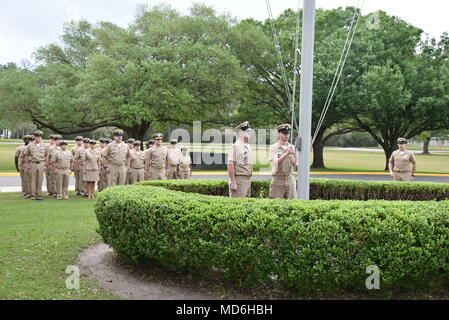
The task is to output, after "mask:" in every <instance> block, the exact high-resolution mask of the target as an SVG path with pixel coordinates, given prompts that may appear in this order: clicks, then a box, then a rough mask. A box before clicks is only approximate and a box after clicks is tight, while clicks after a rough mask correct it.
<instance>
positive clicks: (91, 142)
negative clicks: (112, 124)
mask: <svg viewBox="0 0 449 320" xmlns="http://www.w3.org/2000/svg"><path fill="white" fill-rule="evenodd" d="M89 144H97V141H95V140H94V139H89Z"/></svg>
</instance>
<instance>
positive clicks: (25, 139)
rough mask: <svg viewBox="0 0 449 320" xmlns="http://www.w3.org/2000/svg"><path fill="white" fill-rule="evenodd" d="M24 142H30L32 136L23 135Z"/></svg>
mask: <svg viewBox="0 0 449 320" xmlns="http://www.w3.org/2000/svg"><path fill="white" fill-rule="evenodd" d="M22 140H23V142H28V141H29V140H30V137H29V136H28V135H26V136H23V137H22Z"/></svg>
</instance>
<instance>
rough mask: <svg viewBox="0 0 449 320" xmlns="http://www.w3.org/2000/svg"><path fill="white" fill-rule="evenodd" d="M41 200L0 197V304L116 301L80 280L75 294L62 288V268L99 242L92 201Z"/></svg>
mask: <svg viewBox="0 0 449 320" xmlns="http://www.w3.org/2000/svg"><path fill="white" fill-rule="evenodd" d="M71 196H73V194H72V195H71ZM44 199H45V200H44V201H31V200H22V199H20V195H19V193H3V194H1V193H0V203H1V206H0V221H1V232H0V243H1V246H0V257H1V260H0V300H4V299H113V298H116V297H115V296H112V295H110V294H108V293H106V292H105V291H104V290H103V289H101V288H100V287H99V286H97V285H96V283H95V280H93V279H88V278H87V277H85V276H81V278H80V290H79V291H78V290H68V289H66V286H65V280H66V278H67V277H68V276H69V275H68V274H66V273H65V270H66V268H67V266H69V265H74V264H75V262H76V258H77V256H78V254H79V253H80V251H81V250H82V249H83V248H86V247H88V246H90V245H92V244H94V243H98V242H101V239H100V236H99V235H98V234H97V232H96V228H97V226H98V224H97V220H96V218H95V214H94V210H93V201H89V200H87V199H86V198H76V199H71V200H68V201H57V200H55V199H54V198H51V199H50V198H47V197H45V198H44Z"/></svg>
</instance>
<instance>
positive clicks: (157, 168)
mask: <svg viewBox="0 0 449 320" xmlns="http://www.w3.org/2000/svg"><path fill="white" fill-rule="evenodd" d="M162 137H163V135H162V133H156V134H155V135H154V136H153V139H154V141H155V143H154V146H153V147H152V148H150V149H148V151H147V152H146V153H145V171H146V172H149V176H150V180H165V179H167V176H166V171H167V169H168V149H167V147H165V146H163V145H162Z"/></svg>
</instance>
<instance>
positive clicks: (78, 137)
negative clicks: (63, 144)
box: [75, 136, 83, 141]
mask: <svg viewBox="0 0 449 320" xmlns="http://www.w3.org/2000/svg"><path fill="white" fill-rule="evenodd" d="M82 140H83V137H81V136H77V137H76V138H75V141H82Z"/></svg>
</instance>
